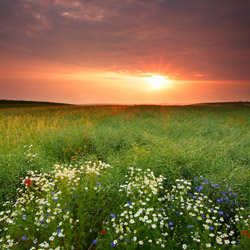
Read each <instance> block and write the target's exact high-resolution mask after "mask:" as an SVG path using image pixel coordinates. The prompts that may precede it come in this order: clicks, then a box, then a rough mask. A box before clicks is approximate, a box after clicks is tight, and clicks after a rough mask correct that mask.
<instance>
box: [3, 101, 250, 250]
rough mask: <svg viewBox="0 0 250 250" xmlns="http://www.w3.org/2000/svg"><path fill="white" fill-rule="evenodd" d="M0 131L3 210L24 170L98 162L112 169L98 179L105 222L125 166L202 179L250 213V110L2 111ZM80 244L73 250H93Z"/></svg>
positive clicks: (52, 108) (102, 108)
mask: <svg viewBox="0 0 250 250" xmlns="http://www.w3.org/2000/svg"><path fill="white" fill-rule="evenodd" d="M0 131H1V134H0V183H1V189H0V202H1V204H3V203H5V202H6V201H9V200H15V198H16V195H17V193H16V190H17V188H20V187H21V186H22V184H21V181H20V179H21V178H24V177H25V176H27V171H29V170H33V171H35V170H37V171H41V172H48V173H49V172H51V171H52V169H53V166H54V164H59V165H64V164H72V165H74V164H79V165H81V164H82V163H84V162H85V161H102V162H105V163H107V164H110V165H111V167H112V170H107V173H106V174H105V175H104V177H103V179H102V186H103V187H105V188H103V196H101V198H100V200H101V201H102V207H103V208H104V207H105V209H106V212H104V213H103V214H102V215H101V216H103V217H102V219H104V220H105V216H106V215H107V214H108V215H109V214H115V213H117V209H118V207H119V204H121V203H122V202H124V201H125V200H126V195H124V196H123V195H117V192H118V189H119V186H120V184H121V183H125V181H126V178H127V177H126V175H128V168H129V167H132V168H134V169H137V168H139V169H142V171H146V170H147V169H151V170H152V171H153V172H154V175H155V176H159V175H162V176H164V177H167V180H168V182H170V183H173V182H174V181H175V179H177V178H179V179H183V178H184V179H194V178H196V177H197V178H201V177H200V176H202V178H204V179H206V180H209V181H210V182H213V183H216V184H218V185H219V186H220V187H221V188H222V189H228V188H231V189H230V190H233V192H236V193H237V197H235V198H234V202H238V203H240V204H243V205H244V206H245V207H246V208H247V207H248V208H249V201H250V163H249V161H250V107H242V106H225V107H224V106H221V107H209V106H67V105H63V106H56V105H51V106H50V105H46V106H32V105H31V106H25V105H24V106H23V107H21V106H20V107H13V106H12V107H6V106H5V107H2V108H1V109H0ZM84 199H85V198H84ZM95 202H97V201H95ZM100 221H101V220H100ZM100 223H101V222H100ZM98 225H99V224H98ZM94 233H95V236H97V235H98V233H97V232H94ZM84 237H85V238H86V239H88V240H87V241H86V242H92V240H93V239H91V237H90V236H88V237H90V238H88V237H87V236H86V235H85V236H84ZM107 237H108V236H107ZM86 242H85V245H81V246H80V245H79V246H78V248H77V246H76V248H75V249H90V248H89V247H91V248H94V247H96V248H98V245H97V244H95V243H96V242H94V241H93V242H94V243H92V244H90V243H86ZM103 244H104V243H103ZM112 244H115V243H112ZM209 244H210V243H209ZM182 246H183V244H182ZM136 247H138V246H137V245H135V246H133V247H132V246H130V247H129V248H128V249H136ZM172 247H173V248H174V246H172ZM183 248H184V249H185V244H184V247H183ZM14 249H18V248H14ZM20 249H21V248H20ZM22 249H25V248H22ZM27 249H29V248H27ZM65 249H70V248H65ZM104 249H108V248H104ZM121 249H125V247H124V248H121ZM145 249H150V248H147V247H146V246H145ZM152 249H157V248H152ZM167 249H172V248H167ZM175 249H178V248H175ZM180 249H181V247H180ZM194 249H200V248H195V247H194Z"/></svg>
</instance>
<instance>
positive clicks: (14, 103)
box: [0, 100, 71, 108]
mask: <svg viewBox="0 0 250 250" xmlns="http://www.w3.org/2000/svg"><path fill="white" fill-rule="evenodd" d="M58 105H60V106H61V105H71V104H66V103H56V102H36V101H21V100H0V108H7V107H8V108H9V107H37V106H58Z"/></svg>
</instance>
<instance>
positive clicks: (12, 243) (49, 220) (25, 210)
mask: <svg viewBox="0 0 250 250" xmlns="http://www.w3.org/2000/svg"><path fill="white" fill-rule="evenodd" d="M106 168H110V165H108V164H105V163H102V162H98V163H93V164H92V163H91V162H87V163H86V164H85V165H82V166H77V165H76V166H72V165H55V166H54V169H53V171H52V172H51V173H50V174H46V173H38V172H37V171H29V172H28V175H27V176H26V177H25V178H24V179H22V188H19V189H18V190H17V191H18V198H17V200H16V202H15V203H11V202H6V203H5V204H4V211H1V212H0V233H1V235H3V236H2V237H1V238H0V246H1V249H10V248H13V247H16V248H18V249H19V248H20V249H46V248H49V249H62V248H61V247H63V248H65V249H71V247H72V246H77V247H79V248H82V247H83V246H82V245H81V240H82V239H81V237H80V232H81V234H83V232H84V231H85V232H89V230H90V228H89V223H90V222H91V221H92V220H95V218H94V216H93V213H92V211H93V208H96V207H95V206H96V204H97V199H98V193H99V192H100V190H102V187H101V185H100V183H99V182H97V178H98V176H99V175H101V173H102V171H103V170H104V169H106ZM87 220H88V223H86V221H87Z"/></svg>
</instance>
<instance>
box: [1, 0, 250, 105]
mask: <svg viewBox="0 0 250 250" xmlns="http://www.w3.org/2000/svg"><path fill="white" fill-rule="evenodd" d="M249 13H250V1H249V0H81V1H80V0H0V99H15V100H37V101H53V102H64V103H72V104H95V103H114V104H117V103H118V104H189V103H201V102H223V101H250V15H249Z"/></svg>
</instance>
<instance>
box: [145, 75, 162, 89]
mask: <svg viewBox="0 0 250 250" xmlns="http://www.w3.org/2000/svg"><path fill="white" fill-rule="evenodd" d="M148 81H149V83H150V85H151V87H152V89H161V88H163V87H164V85H165V83H166V78H165V77H164V76H159V75H153V76H151V77H149V78H148Z"/></svg>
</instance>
